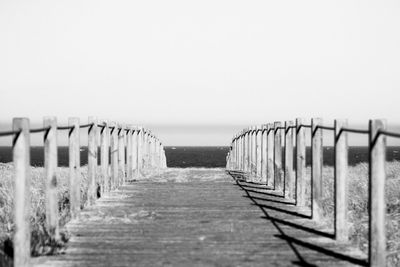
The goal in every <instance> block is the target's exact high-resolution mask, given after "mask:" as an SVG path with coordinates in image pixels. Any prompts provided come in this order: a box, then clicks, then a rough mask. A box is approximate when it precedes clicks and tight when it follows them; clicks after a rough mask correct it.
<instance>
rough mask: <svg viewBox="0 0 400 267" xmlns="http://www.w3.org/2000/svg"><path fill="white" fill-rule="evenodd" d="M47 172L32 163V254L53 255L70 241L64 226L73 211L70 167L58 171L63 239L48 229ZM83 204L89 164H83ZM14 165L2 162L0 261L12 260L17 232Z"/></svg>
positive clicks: (82, 204) (82, 202)
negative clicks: (71, 208) (70, 209)
mask: <svg viewBox="0 0 400 267" xmlns="http://www.w3.org/2000/svg"><path fill="white" fill-rule="evenodd" d="M44 177H45V174H44V168H43V167H31V190H30V192H31V209H30V210H31V216H30V226H31V234H32V235H31V255H32V256H38V255H51V254H57V253H61V252H62V251H63V250H64V248H65V243H66V242H67V241H68V233H67V231H66V230H65V228H63V226H64V225H65V223H66V222H68V221H69V220H70V212H69V182H68V179H69V169H68V168H66V167H60V168H58V171H57V178H58V199H59V221H60V226H61V228H60V235H61V240H57V241H56V240H52V239H51V238H50V236H49V234H48V232H47V230H46V227H45V224H46V215H45V212H46V211H45V179H44ZM81 179H82V180H81V192H82V199H81V206H84V205H85V203H86V199H87V197H86V192H87V183H86V180H87V167H86V166H84V167H81ZM13 196H14V182H13V165H12V164H11V163H7V164H4V163H0V265H1V266H3V265H4V266H6V265H9V264H10V262H11V258H12V254H13V250H12V236H13V232H14V227H15V226H14V223H13V221H14V218H13V207H14V203H13V198H14V197H13Z"/></svg>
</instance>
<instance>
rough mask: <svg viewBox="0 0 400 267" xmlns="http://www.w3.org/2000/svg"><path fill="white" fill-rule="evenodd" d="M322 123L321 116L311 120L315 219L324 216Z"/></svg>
mask: <svg viewBox="0 0 400 267" xmlns="http://www.w3.org/2000/svg"><path fill="white" fill-rule="evenodd" d="M318 125H322V119H321V118H313V119H312V120H311V132H312V134H311V135H312V137H311V158H312V160H311V162H312V166H311V186H312V188H311V189H312V190H311V192H312V197H311V199H312V203H311V208H312V218H313V219H314V220H315V221H320V220H321V218H322V165H323V154H322V148H323V143H322V129H321V128H318V127H317V126H318Z"/></svg>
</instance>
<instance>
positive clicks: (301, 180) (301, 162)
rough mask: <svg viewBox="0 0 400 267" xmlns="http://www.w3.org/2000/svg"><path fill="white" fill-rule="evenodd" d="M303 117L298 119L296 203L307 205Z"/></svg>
mask: <svg viewBox="0 0 400 267" xmlns="http://www.w3.org/2000/svg"><path fill="white" fill-rule="evenodd" d="M304 122H305V120H304V119H303V118H297V119H296V187H297V191H296V205H297V206H305V205H306V197H305V195H306V133H305V129H304V127H301V125H303V124H304Z"/></svg>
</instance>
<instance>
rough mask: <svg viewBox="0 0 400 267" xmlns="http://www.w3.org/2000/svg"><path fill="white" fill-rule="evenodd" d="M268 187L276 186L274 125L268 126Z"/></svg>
mask: <svg viewBox="0 0 400 267" xmlns="http://www.w3.org/2000/svg"><path fill="white" fill-rule="evenodd" d="M267 133H268V136H267V158H268V161H267V185H268V186H271V187H272V186H274V182H275V181H274V177H275V169H274V125H273V124H272V123H268V124H267Z"/></svg>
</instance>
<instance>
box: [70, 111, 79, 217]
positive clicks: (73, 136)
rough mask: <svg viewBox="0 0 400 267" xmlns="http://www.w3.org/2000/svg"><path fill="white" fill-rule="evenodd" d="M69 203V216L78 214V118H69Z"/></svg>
mask: <svg viewBox="0 0 400 267" xmlns="http://www.w3.org/2000/svg"><path fill="white" fill-rule="evenodd" d="M68 125H69V126H72V127H73V128H72V129H70V131H69V138H68V140H69V190H70V191H69V203H70V212H71V218H72V219H74V218H76V217H77V216H78V214H79V211H80V209H81V175H80V164H81V163H80V161H81V159H80V140H79V118H75V117H73V118H69V119H68Z"/></svg>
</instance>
